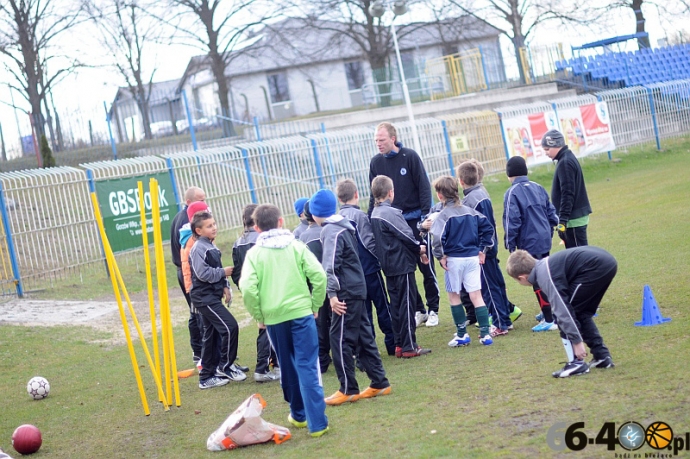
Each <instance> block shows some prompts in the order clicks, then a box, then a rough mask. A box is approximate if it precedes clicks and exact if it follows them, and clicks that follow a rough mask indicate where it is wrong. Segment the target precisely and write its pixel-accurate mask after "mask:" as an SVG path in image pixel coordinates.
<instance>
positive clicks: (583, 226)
mask: <svg viewBox="0 0 690 459" xmlns="http://www.w3.org/2000/svg"><path fill="white" fill-rule="evenodd" d="M541 146H542V147H543V148H544V151H545V152H546V156H548V157H549V158H551V159H552V160H554V161H557V164H556V171H555V172H554V176H553V185H552V186H551V202H552V203H553V205H554V207H555V208H556V213H557V214H558V226H557V227H556V231H557V233H558V236H559V237H560V238H561V239H562V240H563V242H565V248H566V249H570V248H572V247H579V246H583V245H587V225H588V224H589V214H591V213H592V207H591V206H590V205H589V198H588V197H587V188H585V178H584V176H583V175H582V168H581V167H580V162H579V161H578V160H577V158H576V157H575V155H574V154H573V152H572V151H570V149H569V148H568V146H567V145H566V144H565V138H564V137H563V134H561V133H560V132H558V131H556V130H555V129H552V130H551V131H549V132H547V133H546V134H544V137H542V139H541Z"/></svg>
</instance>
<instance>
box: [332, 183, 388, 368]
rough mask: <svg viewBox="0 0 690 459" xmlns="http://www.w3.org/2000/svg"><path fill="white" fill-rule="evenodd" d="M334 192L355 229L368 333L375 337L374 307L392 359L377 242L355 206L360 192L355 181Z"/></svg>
mask: <svg viewBox="0 0 690 459" xmlns="http://www.w3.org/2000/svg"><path fill="white" fill-rule="evenodd" d="M335 192H336V195H337V196H338V201H340V203H341V206H340V212H339V214H340V215H342V216H343V217H345V218H347V219H348V220H350V223H352V226H354V228H355V235H356V236H357V250H358V254H359V261H360V262H361V263H362V270H363V271H364V278H365V279H366V284H367V300H366V303H365V305H366V308H367V315H368V316H369V321H370V322H371V324H372V326H371V331H372V332H373V333H374V335H376V333H375V332H374V325H373V324H374V319H373V315H372V303H373V304H374V307H375V308H376V318H377V319H378V323H379V329H381V332H383V334H384V336H385V338H384V343H385V345H386V350H387V352H388V355H395V336H394V335H393V325H392V322H391V312H390V303H389V302H388V294H387V293H386V286H385V284H384V283H383V276H382V275H381V265H380V264H379V260H378V258H376V242H375V240H374V231H373V230H372V229H371V222H370V221H369V217H368V216H367V214H366V213H364V212H363V211H361V210H360V209H359V206H358V205H357V203H358V202H359V192H358V190H357V184H355V182H354V180H352V179H344V180H340V181H339V182H338V183H337V184H336V190H335Z"/></svg>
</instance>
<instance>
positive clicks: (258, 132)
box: [254, 116, 261, 142]
mask: <svg viewBox="0 0 690 459" xmlns="http://www.w3.org/2000/svg"><path fill="white" fill-rule="evenodd" d="M254 132H255V133H256V141H257V142H261V128H259V118H257V117H256V116H255V117H254Z"/></svg>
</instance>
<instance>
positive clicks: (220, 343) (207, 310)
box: [197, 298, 239, 381]
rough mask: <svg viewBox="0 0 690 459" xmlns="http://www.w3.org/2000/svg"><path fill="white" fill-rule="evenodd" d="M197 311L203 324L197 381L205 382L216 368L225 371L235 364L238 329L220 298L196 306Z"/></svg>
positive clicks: (214, 372) (213, 373)
mask: <svg viewBox="0 0 690 459" xmlns="http://www.w3.org/2000/svg"><path fill="white" fill-rule="evenodd" d="M197 310H198V311H199V314H201V317H202V320H203V323H204V341H203V343H204V344H203V348H202V351H201V366H202V369H201V371H200V372H199V380H200V381H205V380H207V379H208V378H210V377H211V376H214V375H215V374H216V367H218V368H220V369H221V370H227V369H228V368H229V367H230V365H232V364H233V363H234V362H235V359H236V358H237V343H238V340H239V327H238V325H237V321H236V320H235V318H234V317H233V316H232V314H230V311H228V309H227V308H226V307H225V306H223V303H222V302H221V300H220V298H218V300H217V301H213V302H211V303H210V304H207V305H203V306H197Z"/></svg>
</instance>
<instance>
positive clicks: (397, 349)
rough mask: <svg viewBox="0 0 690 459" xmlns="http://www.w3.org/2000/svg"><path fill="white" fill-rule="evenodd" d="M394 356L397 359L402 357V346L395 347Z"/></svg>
mask: <svg viewBox="0 0 690 459" xmlns="http://www.w3.org/2000/svg"><path fill="white" fill-rule="evenodd" d="M395 357H396V358H398V359H400V358H402V348H401V347H400V346H396V347H395Z"/></svg>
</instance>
